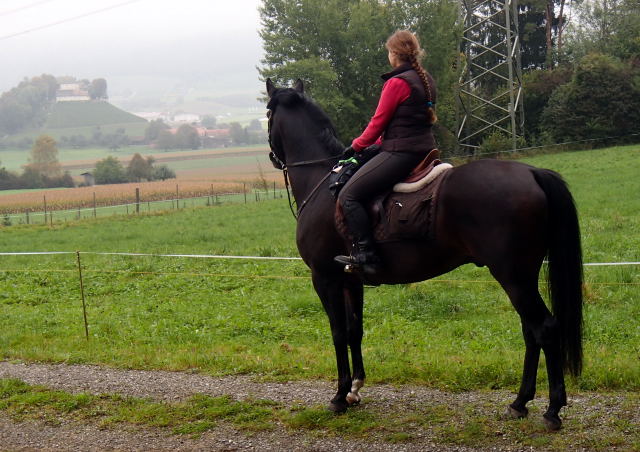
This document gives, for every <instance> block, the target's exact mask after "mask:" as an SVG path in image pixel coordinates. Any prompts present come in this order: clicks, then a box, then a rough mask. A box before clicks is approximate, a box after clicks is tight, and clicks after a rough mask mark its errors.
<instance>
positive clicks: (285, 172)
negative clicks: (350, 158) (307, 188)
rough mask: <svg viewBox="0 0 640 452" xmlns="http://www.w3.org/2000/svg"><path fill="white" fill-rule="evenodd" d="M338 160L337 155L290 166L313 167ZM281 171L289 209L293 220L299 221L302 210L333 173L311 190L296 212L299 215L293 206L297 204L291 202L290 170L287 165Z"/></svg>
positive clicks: (328, 174) (329, 173)
mask: <svg viewBox="0 0 640 452" xmlns="http://www.w3.org/2000/svg"><path fill="white" fill-rule="evenodd" d="M273 157H275V158H276V159H277V158H278V157H276V156H275V154H274V155H273ZM337 158H340V156H338V155H336V156H333V157H328V158H325V159H320V160H306V161H303V162H296V163H292V164H291V165H289V166H304V165H313V164H315V163H321V162H326V161H329V160H333V159H337ZM278 160H279V159H278ZM281 169H282V174H283V175H284V186H285V188H286V189H287V200H288V201H289V209H290V210H291V214H292V215H293V218H295V219H296V221H298V218H299V217H300V214H301V213H302V209H304V207H305V206H306V205H307V203H308V202H309V200H310V199H311V198H312V197H313V195H315V194H316V192H317V191H318V189H319V188H320V187H321V186H322V184H323V183H324V181H326V180H327V179H328V178H329V176H331V171H329V172H328V173H327V175H326V176H324V177H323V178H322V179H320V182H318V183H317V184H316V185H315V187H313V189H312V190H311V193H309V196H307V197H306V198H305V199H304V201H302V203H300V205H299V206H298V208H297V209H296V211H297V213H296V211H294V210H293V204H294V203H295V201H291V193H290V191H289V185H290V184H289V170H288V167H287V165H284V164H283V166H282V168H281Z"/></svg>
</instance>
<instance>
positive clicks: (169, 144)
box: [156, 129, 176, 151]
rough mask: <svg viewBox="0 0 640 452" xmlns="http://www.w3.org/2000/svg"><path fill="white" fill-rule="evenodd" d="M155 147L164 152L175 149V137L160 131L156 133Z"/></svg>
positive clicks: (167, 132) (165, 131) (166, 131)
mask: <svg viewBox="0 0 640 452" xmlns="http://www.w3.org/2000/svg"><path fill="white" fill-rule="evenodd" d="M156 146H157V147H159V148H160V149H164V150H165V151H167V150H169V149H173V148H174V147H176V137H175V136H174V135H173V134H172V133H171V132H169V131H168V130H165V129H163V130H161V131H160V132H158V139H157V140H156Z"/></svg>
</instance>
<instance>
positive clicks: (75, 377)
mask: <svg viewBox="0 0 640 452" xmlns="http://www.w3.org/2000/svg"><path fill="white" fill-rule="evenodd" d="M0 378H18V379H21V380H23V381H25V382H27V383H30V384H40V385H45V386H47V387H50V388H54V389H61V390H64V391H67V392H72V393H79V392H87V393H93V394H100V393H118V394H122V395H129V396H135V397H148V398H152V399H156V400H163V401H167V402H175V401H178V400H182V399H185V398H187V397H189V396H191V395H193V394H197V393H199V394H207V395H211V396H220V395H225V394H226V395H230V396H232V397H234V398H236V399H238V400H241V399H246V398H249V397H250V398H264V399H270V400H274V401H277V402H280V403H282V404H284V405H293V404H303V405H305V406H313V405H318V404H320V405H324V404H326V403H327V402H328V400H329V398H330V397H331V396H332V395H333V392H334V387H335V386H334V384H333V383H331V382H326V381H296V382H286V383H263V382H257V381H256V380H255V379H254V378H252V377H250V376H232V377H222V378H219V377H210V376H206V375H201V374H194V373H184V372H167V371H141V370H121V369H113V368H107V367H99V366H88V365H64V364H22V363H11V362H0ZM361 394H362V395H363V403H366V405H367V406H369V407H372V408H375V409H382V410H385V411H387V410H389V412H394V410H398V411H401V412H405V411H407V410H410V409H411V407H412V406H418V405H422V406H424V405H425V404H442V403H446V404H447V405H449V406H450V407H451V408H453V409H457V408H460V409H461V410H464V409H466V408H468V407H469V406H471V407H473V406H475V407H486V406H493V407H496V410H498V409H502V407H505V406H506V405H507V404H508V403H509V402H510V401H511V400H512V398H513V396H514V394H513V393H512V392H510V391H502V390H501V391H473V392H465V393H448V392H444V391H439V390H433V389H427V388H423V387H417V386H401V387H393V386H390V385H372V386H365V387H364V388H363V389H362V391H361ZM616 397H617V396H616V394H591V393H589V394H587V395H585V394H581V395H578V396H577V397H573V398H572V399H571V401H570V403H569V406H568V407H567V408H565V411H564V412H563V415H564V416H565V418H570V417H571V416H576V417H578V416H579V417H582V416H588V415H590V414H592V413H593V412H597V410H599V409H600V408H603V415H604V413H607V414H608V415H615V413H614V412H615V410H612V407H615V406H616V402H617V401H616ZM532 405H534V406H536V407H538V408H539V410H543V409H544V406H545V405H546V401H545V400H543V399H542V398H537V399H536V400H535V401H533V402H532ZM573 405H575V406H576V407H579V408H577V409H579V410H580V411H577V410H576V409H574V408H573ZM604 409H606V412H605V411H604ZM635 421H636V422H640V417H638V415H636V418H635ZM0 450H174V451H175V450H222V451H226V450H229V451H231V450H266V451H271V450H274V451H275V450H277V451H280V450H308V451H338V450H339V451H361V450H363V451H364V450H366V451H367V452H376V451H386V450H393V451H418V450H419V451H444V450H446V451H471V450H478V449H470V448H466V447H458V446H450V445H448V446H443V445H441V444H440V445H439V444H434V443H433V442H432V438H429V437H428V435H425V437H424V438H417V439H415V440H413V441H412V442H411V443H407V444H391V443H387V442H384V441H366V440H362V439H358V440H351V439H345V438H336V437H330V438H319V437H317V436H313V435H296V434H295V432H291V431H288V430H286V429H284V428H283V429H276V430H274V431H270V432H260V433H255V434H250V435H248V434H245V433H242V432H238V431H236V430H234V429H233V428H231V427H229V426H219V427H216V428H215V429H214V430H212V431H208V432H206V433H204V434H203V435H202V436H201V437H199V438H197V439H193V438H191V437H187V436H176V435H169V434H167V432H166V431H163V430H157V429H143V428H139V427H135V428H133V427H132V428H130V429H119V430H114V429H100V428H99V427H98V426H96V425H92V424H91V423H87V422H85V423H82V424H80V423H77V422H74V421H67V420H62V421H61V422H60V423H59V424H58V423H56V425H50V424H47V423H45V422H43V421H28V422H20V423H18V422H15V421H13V420H11V419H10V418H9V417H7V416H6V415H4V414H1V413H0ZM489 450H531V449H530V448H522V447H521V446H518V445H517V444H504V447H503V446H501V447H499V448H497V449H493V448H492V449H489Z"/></svg>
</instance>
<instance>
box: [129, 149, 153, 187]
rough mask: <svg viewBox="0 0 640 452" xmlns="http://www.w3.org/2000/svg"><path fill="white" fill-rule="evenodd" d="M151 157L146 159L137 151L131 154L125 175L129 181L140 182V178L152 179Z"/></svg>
mask: <svg viewBox="0 0 640 452" xmlns="http://www.w3.org/2000/svg"><path fill="white" fill-rule="evenodd" d="M153 161H154V160H153V157H152V156H149V157H147V158H146V159H145V158H144V157H142V156H141V155H140V154H139V153H137V152H136V153H135V154H133V157H132V158H131V160H130V161H129V166H128V167H127V176H128V178H129V180H130V181H131V182H140V181H141V180H152V179H153Z"/></svg>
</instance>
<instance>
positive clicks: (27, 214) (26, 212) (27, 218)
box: [26, 209, 29, 224]
mask: <svg viewBox="0 0 640 452" xmlns="http://www.w3.org/2000/svg"><path fill="white" fill-rule="evenodd" d="M26 214H27V224H29V209H27V212H26Z"/></svg>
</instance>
